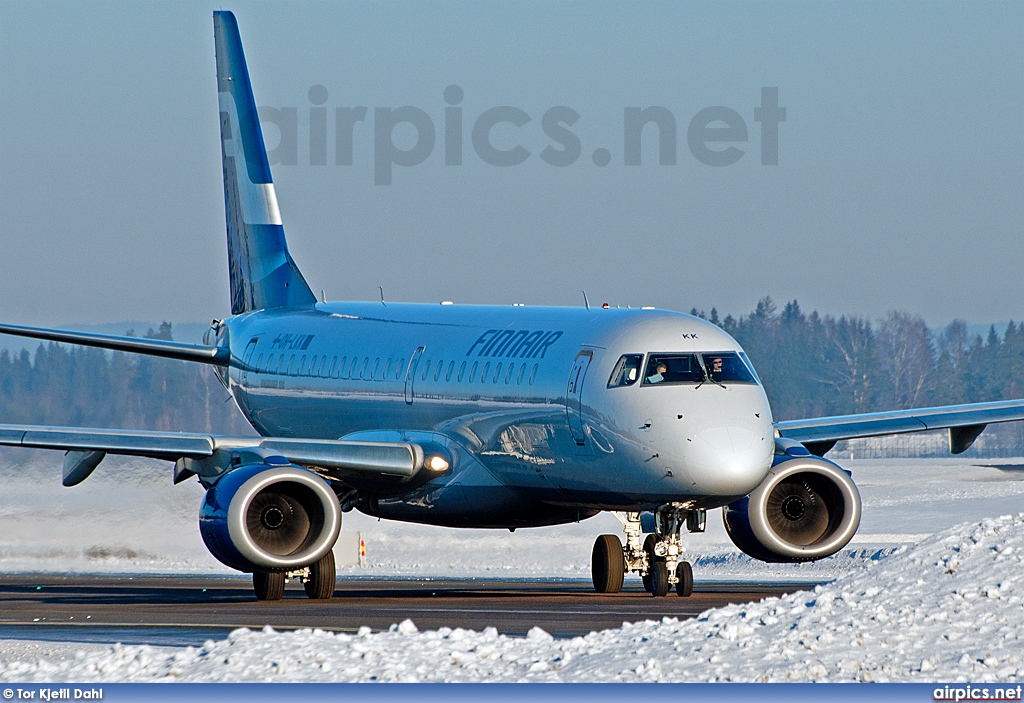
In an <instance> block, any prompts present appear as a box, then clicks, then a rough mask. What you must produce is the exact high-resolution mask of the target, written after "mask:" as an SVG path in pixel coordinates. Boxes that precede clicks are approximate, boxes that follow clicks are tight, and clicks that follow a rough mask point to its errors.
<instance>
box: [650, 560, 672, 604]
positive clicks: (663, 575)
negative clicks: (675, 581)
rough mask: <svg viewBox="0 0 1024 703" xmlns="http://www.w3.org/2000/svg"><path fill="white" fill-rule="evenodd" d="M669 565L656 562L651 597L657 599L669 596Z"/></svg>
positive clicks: (652, 577) (652, 569)
mask: <svg viewBox="0 0 1024 703" xmlns="http://www.w3.org/2000/svg"><path fill="white" fill-rule="evenodd" d="M668 585H669V584H668V564H666V563H665V562H663V561H656V562H654V565H653V566H652V568H651V595H652V596H654V597H655V598H660V597H662V596H667V595H668Z"/></svg>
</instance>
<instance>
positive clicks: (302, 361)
mask: <svg viewBox="0 0 1024 703" xmlns="http://www.w3.org/2000/svg"><path fill="white" fill-rule="evenodd" d="M295 375H296V376H305V375H306V355H305V354H303V355H302V358H301V359H299V368H298V369H296V370H295Z"/></svg>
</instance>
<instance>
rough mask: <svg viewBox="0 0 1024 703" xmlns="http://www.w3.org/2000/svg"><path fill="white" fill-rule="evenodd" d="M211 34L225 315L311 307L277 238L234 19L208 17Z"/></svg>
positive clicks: (277, 220)
mask: <svg viewBox="0 0 1024 703" xmlns="http://www.w3.org/2000/svg"><path fill="white" fill-rule="evenodd" d="M213 29H214V38H215V41H216V45H217V91H218V93H219V97H220V143H221V158H222V162H223V166H224V210H225V214H226V216H227V226H228V269H229V272H230V276H231V314H232V315H237V314H239V313H243V312H249V311H250V310H261V309H263V308H279V307H304V306H308V305H313V304H314V303H315V302H316V296H314V295H313V292H312V291H311V290H310V289H309V286H308V285H307V284H306V281H305V279H304V278H303V277H302V274H301V273H299V269H298V267H297V266H296V265H295V262H294V261H292V257H291V255H290V254H289V253H288V245H287V243H286V242H285V239H284V226H283V225H282V223H281V212H280V211H279V210H278V207H277V195H276V194H275V193H274V183H273V181H272V179H271V177H270V163H269V162H268V161H267V149H266V146H265V145H264V143H263V131H262V130H261V129H260V120H259V117H258V115H257V114H256V101H255V100H254V99H253V95H252V85H251V84H250V83H249V71H248V69H247V68H246V66H245V55H244V54H243V53H242V39H241V37H240V36H239V34H238V23H237V22H235V16H234V15H233V14H232V13H230V12H214V13H213Z"/></svg>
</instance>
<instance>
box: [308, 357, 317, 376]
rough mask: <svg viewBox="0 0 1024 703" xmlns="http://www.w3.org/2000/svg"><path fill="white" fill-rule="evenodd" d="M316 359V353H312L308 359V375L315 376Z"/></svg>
mask: <svg viewBox="0 0 1024 703" xmlns="http://www.w3.org/2000/svg"><path fill="white" fill-rule="evenodd" d="M317 361H318V359H317V358H316V355H315V354H314V355H313V358H312V359H310V360H309V374H308V375H310V376H316V375H317V374H316V362H317Z"/></svg>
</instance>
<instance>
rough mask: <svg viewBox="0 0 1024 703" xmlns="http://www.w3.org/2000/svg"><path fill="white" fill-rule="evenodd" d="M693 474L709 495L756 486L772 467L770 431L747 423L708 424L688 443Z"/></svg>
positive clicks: (742, 491)
mask: <svg viewBox="0 0 1024 703" xmlns="http://www.w3.org/2000/svg"><path fill="white" fill-rule="evenodd" d="M687 445H688V446H687V448H686V450H687V451H686V453H687V467H688V469H689V474H690V478H691V479H692V480H693V481H694V483H696V484H697V486H698V487H699V488H700V489H702V490H703V491H705V492H707V493H708V494H710V495H723V496H742V495H746V494H748V493H750V492H751V491H752V490H754V489H755V488H757V486H758V485H760V483H761V482H762V481H763V480H764V478H765V476H766V475H767V474H768V469H769V468H771V463H772V452H773V450H774V443H773V441H772V435H771V434H770V433H768V432H764V431H762V432H755V431H753V430H752V429H750V428H747V427H737V426H729V425H723V426H718V427H709V428H707V429H704V430H702V431H701V432H699V433H698V434H696V435H694V437H693V438H692V440H691V441H690V442H688V443H687Z"/></svg>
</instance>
